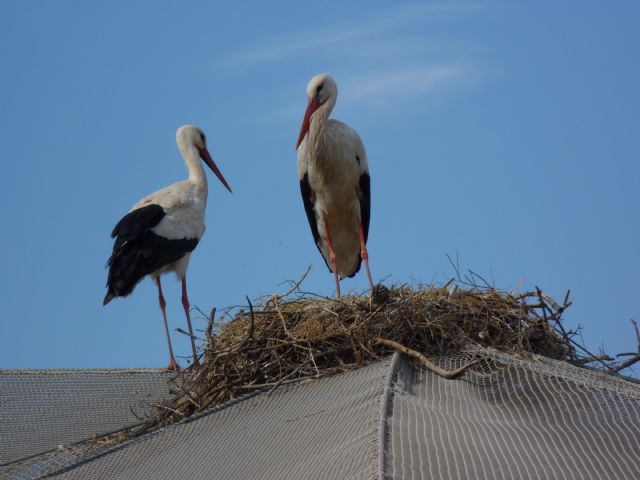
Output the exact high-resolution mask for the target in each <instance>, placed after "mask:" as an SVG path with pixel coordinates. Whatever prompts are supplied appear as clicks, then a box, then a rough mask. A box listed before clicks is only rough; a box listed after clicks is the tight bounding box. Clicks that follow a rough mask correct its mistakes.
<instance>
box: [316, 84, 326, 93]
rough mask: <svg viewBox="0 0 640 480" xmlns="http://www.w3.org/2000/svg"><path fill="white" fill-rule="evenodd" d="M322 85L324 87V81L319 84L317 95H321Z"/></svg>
mask: <svg viewBox="0 0 640 480" xmlns="http://www.w3.org/2000/svg"><path fill="white" fill-rule="evenodd" d="M322 87H324V83H321V84H320V86H318V90H317V91H316V95H320V91H321V90H322Z"/></svg>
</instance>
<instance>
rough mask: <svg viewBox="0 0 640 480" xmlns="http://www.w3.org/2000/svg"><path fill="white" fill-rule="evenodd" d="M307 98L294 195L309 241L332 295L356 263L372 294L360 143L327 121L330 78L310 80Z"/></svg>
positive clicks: (365, 170) (332, 90) (333, 91)
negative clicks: (332, 284) (332, 285)
mask: <svg viewBox="0 0 640 480" xmlns="http://www.w3.org/2000/svg"><path fill="white" fill-rule="evenodd" d="M307 96H308V98H309V103H308V105H307V110H306V112H305V114H304V120H303V121H302V127H301V128H300V136H299V137H298V143H297V145H296V149H297V151H298V176H299V178H300V191H301V193H302V200H303V202H304V209H305V211H306V212H307V219H308V220H309V225H310V226H311V233H312V234H313V240H314V241H315V243H316V246H317V247H318V250H319V251H320V253H321V254H322V257H323V258H324V260H325V262H326V264H327V267H329V271H331V272H333V274H334V277H335V281H336V295H337V296H338V297H340V279H341V278H344V277H353V276H354V275H355V274H356V273H357V272H358V271H359V270H360V266H361V263H362V261H364V266H365V269H366V270H367V277H368V279H369V285H370V286H371V289H372V290H373V281H372V280H371V272H370V271H369V255H368V253H367V246H366V244H367V238H368V234H369V216H370V210H371V189H370V178H369V166H368V163H367V154H366V153H365V150H364V144H363V143H362V140H361V139H360V136H359V135H358V133H357V132H356V131H355V130H354V129H352V128H351V127H349V126H348V125H346V124H344V123H342V122H340V121H338V120H334V119H330V118H329V115H330V114H331V110H333V107H334V106H335V104H336V99H337V97H338V87H337V86H336V82H335V81H334V80H333V78H331V77H330V76H329V75H327V74H320V75H316V76H315V77H313V78H312V79H311V81H310V82H309V84H308V85H307Z"/></svg>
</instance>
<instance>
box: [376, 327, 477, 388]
mask: <svg viewBox="0 0 640 480" xmlns="http://www.w3.org/2000/svg"><path fill="white" fill-rule="evenodd" d="M374 342H375V343H381V344H383V345H386V346H388V347H392V348H395V349H396V350H400V351H401V352H402V353H405V354H407V355H409V356H410V357H413V358H415V359H417V360H420V361H421V362H422V364H423V365H425V366H426V367H427V368H428V369H429V370H431V371H432V372H433V373H435V374H437V375H440V376H441V377H442V378H447V379H453V378H457V377H459V376H460V375H462V374H463V373H464V372H465V370H466V369H468V368H469V367H472V366H474V365H477V364H478V363H480V362H481V359H476V360H474V361H472V362H469V363H467V364H466V365H464V366H462V367H460V368H456V369H455V370H445V369H444V368H441V367H439V366H438V365H436V364H435V363H433V362H432V361H431V360H429V359H428V358H427V357H425V356H424V355H423V354H421V353H420V352H416V351H415V350H412V349H411V348H409V347H405V346H404V345H402V344H400V343H398V342H394V341H393V340H387V339H386V338H379V337H378V338H376V339H375V341H374Z"/></svg>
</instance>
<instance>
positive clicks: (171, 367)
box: [156, 277, 178, 370]
mask: <svg viewBox="0 0 640 480" xmlns="http://www.w3.org/2000/svg"><path fill="white" fill-rule="evenodd" d="M156 284H157V285H158V300H159V302H160V309H161V310H162V320H164V333H166V334H167V343H168V344H169V358H170V360H169V366H168V367H167V369H168V370H178V364H177V363H176V359H175V358H174V356H173V348H171V337H170V336H169V326H168V325H167V312H166V311H165V307H166V306H167V302H165V301H164V295H162V287H161V286H160V277H156Z"/></svg>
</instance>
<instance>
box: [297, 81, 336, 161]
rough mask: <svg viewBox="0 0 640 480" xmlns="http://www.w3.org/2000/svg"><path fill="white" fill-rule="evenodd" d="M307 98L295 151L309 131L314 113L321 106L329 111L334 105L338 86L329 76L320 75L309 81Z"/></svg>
mask: <svg viewBox="0 0 640 480" xmlns="http://www.w3.org/2000/svg"><path fill="white" fill-rule="evenodd" d="M307 97H309V103H308V104H307V111H306V112H305V113H304V119H303V120H302V127H301V128H300V135H299V136H298V143H297V144H296V149H297V148H298V147H299V146H300V144H301V143H302V139H303V138H304V136H305V135H306V134H307V132H308V131H309V127H310V126H311V119H312V117H313V114H314V113H315V111H316V110H318V109H319V108H320V107H322V106H323V105H326V106H327V109H328V110H329V111H331V109H332V108H333V106H334V105H335V104H336V99H337V98H338V86H337V85H336V82H335V81H334V80H333V78H331V76H330V75H329V74H327V73H321V74H320V75H316V76H315V77H313V78H312V79H311V80H310V81H309V84H308V85H307Z"/></svg>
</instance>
